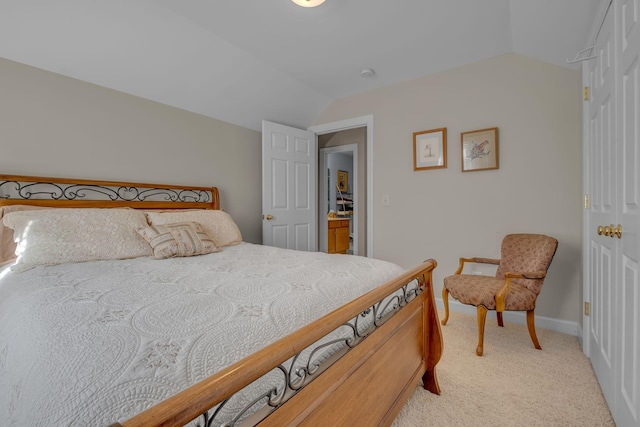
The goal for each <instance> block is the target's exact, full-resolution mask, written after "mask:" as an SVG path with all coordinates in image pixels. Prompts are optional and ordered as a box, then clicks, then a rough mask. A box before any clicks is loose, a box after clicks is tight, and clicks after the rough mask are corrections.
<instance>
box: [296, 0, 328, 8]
mask: <svg viewBox="0 0 640 427" xmlns="http://www.w3.org/2000/svg"><path fill="white" fill-rule="evenodd" d="M291 1H292V2H294V3H295V4H297V5H298V6H302V7H316V6H320V5H321V4H322V3H324V0H291Z"/></svg>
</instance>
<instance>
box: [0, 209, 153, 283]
mask: <svg viewBox="0 0 640 427" xmlns="http://www.w3.org/2000/svg"><path fill="white" fill-rule="evenodd" d="M2 220H3V222H4V224H5V225H6V226H7V227H9V228H11V229H12V230H13V239H14V241H15V242H16V243H17V249H16V255H18V259H17V261H16V263H15V264H14V265H13V266H12V267H11V269H12V270H14V271H25V270H28V269H30V268H33V267H35V266H37V265H53V264H63V263H67V262H83V261H97V260H107V259H125V258H138V257H145V256H150V255H151V250H150V249H149V246H148V245H147V244H146V243H145V242H144V241H143V240H142V239H140V237H139V236H138V235H137V233H136V229H138V228H141V227H146V226H147V221H146V218H145V216H144V213H143V212H140V211H136V210H134V209H116V208H114V209H92V208H88V209H75V208H72V209H65V208H58V209H43V210H27V211H19V212H10V213H7V214H6V215H4V217H3V219H2Z"/></svg>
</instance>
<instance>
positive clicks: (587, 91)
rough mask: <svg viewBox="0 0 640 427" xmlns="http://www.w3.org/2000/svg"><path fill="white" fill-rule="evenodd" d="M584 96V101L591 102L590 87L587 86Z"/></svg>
mask: <svg viewBox="0 0 640 427" xmlns="http://www.w3.org/2000/svg"><path fill="white" fill-rule="evenodd" d="M583 95H584V100H585V101H588V100H589V86H585V87H584V89H583Z"/></svg>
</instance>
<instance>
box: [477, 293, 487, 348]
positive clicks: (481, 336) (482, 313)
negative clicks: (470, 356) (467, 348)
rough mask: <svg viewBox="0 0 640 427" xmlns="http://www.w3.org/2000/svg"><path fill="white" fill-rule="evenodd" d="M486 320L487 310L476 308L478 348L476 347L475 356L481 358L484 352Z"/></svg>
mask: <svg viewBox="0 0 640 427" xmlns="http://www.w3.org/2000/svg"><path fill="white" fill-rule="evenodd" d="M486 319H487V309H486V308H484V307H483V306H481V305H479V306H478V347H476V354H477V355H478V356H482V353H483V352H484V323H485V320H486Z"/></svg>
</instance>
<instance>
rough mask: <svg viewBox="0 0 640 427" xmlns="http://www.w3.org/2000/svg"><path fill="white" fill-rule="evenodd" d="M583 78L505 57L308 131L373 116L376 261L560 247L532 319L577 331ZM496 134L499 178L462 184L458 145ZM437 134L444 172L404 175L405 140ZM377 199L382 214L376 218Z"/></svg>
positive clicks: (450, 263)
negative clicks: (508, 243)
mask: <svg viewBox="0 0 640 427" xmlns="http://www.w3.org/2000/svg"><path fill="white" fill-rule="evenodd" d="M581 108H582V107H581V75H580V73H579V72H576V71H571V70H568V69H564V68H561V67H557V66H554V65H551V64H548V63H544V62H540V61H536V60H533V59H530V58H527V57H524V56H520V55H517V54H509V55H504V56H500V57H496V58H492V59H490V60H486V61H482V62H478V63H475V64H472V65H468V66H464V67H460V68H457V69H454V70H451V71H447V72H444V73H441V74H438V75H434V76H429V77H424V78H421V79H418V80H414V81H411V82H408V83H404V84H399V85H396V86H392V87H387V88H383V89H379V90H375V91H370V92H367V93H364V94H360V95H356V96H352V97H349V98H345V99H341V100H338V101H336V102H334V103H333V104H332V105H331V106H330V107H329V108H328V109H327V110H326V111H324V112H323V113H322V114H321V115H320V117H318V119H317V120H316V124H322V123H330V122H334V121H338V120H344V119H348V118H352V117H360V116H364V115H367V114H373V120H374V131H373V132H374V134H373V137H374V255H375V257H377V258H382V259H387V260H391V261H395V262H397V263H399V264H400V265H402V266H404V267H407V268H408V267H411V266H413V265H416V264H417V263H419V262H421V261H422V260H424V259H426V258H435V259H436V260H437V261H438V267H437V269H436V273H435V276H434V277H435V282H436V296H437V297H439V296H440V290H441V286H442V280H443V278H444V277H445V276H446V275H449V274H452V273H453V272H454V271H455V269H456V267H457V265H458V258H459V257H460V256H486V257H496V258H498V257H499V256H500V241H501V239H502V237H503V236H504V235H505V234H507V233H511V232H532V233H544V234H549V235H551V236H554V237H556V238H557V239H558V240H559V241H560V245H559V248H558V251H557V253H556V257H555V259H554V262H553V264H552V266H551V268H550V271H549V276H548V279H547V280H546V282H545V286H544V289H543V292H542V294H541V296H540V297H539V298H538V303H537V308H536V314H537V315H541V316H547V317H552V318H556V319H563V320H567V321H571V322H577V323H581V300H582V296H581V286H582V285H581V227H582V226H581V223H582V212H581V204H582V193H581V191H582V190H581V189H582V187H581V178H582V172H581V164H582V154H581V139H582V136H581ZM496 126H497V127H498V128H499V149H500V169H498V170H492V171H480V172H465V173H462V172H461V166H460V163H461V161H460V151H461V150H460V133H461V132H464V131H470V130H474V129H483V128H488V127H496ZM440 127H446V128H447V132H448V167H447V168H446V169H437V170H425V171H415V172H414V171H413V167H412V166H413V151H412V134H413V132H417V131H421V130H426V129H434V128H440ZM383 194H388V195H389V196H390V202H391V206H389V207H382V206H381V197H382V195H383Z"/></svg>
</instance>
